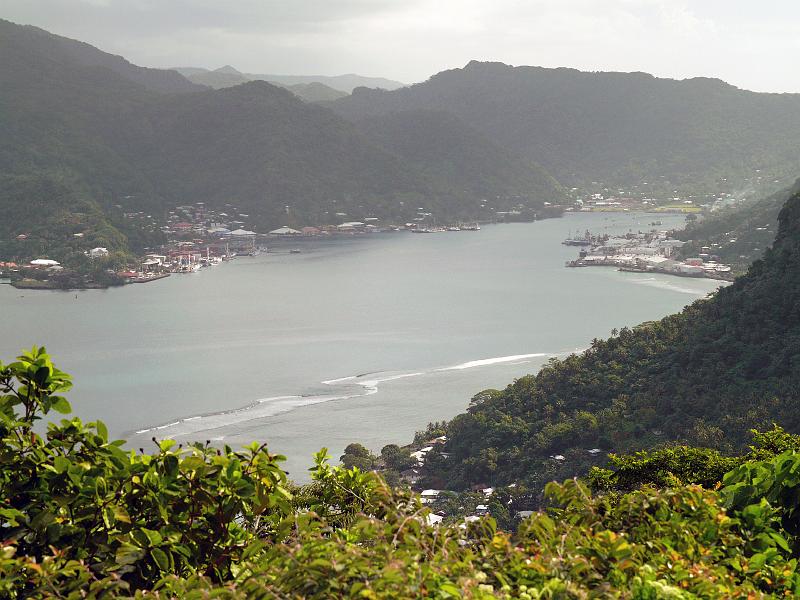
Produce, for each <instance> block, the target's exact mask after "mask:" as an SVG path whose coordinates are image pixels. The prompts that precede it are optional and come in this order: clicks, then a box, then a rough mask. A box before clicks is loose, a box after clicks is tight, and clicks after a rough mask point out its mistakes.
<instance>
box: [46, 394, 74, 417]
mask: <svg viewBox="0 0 800 600" xmlns="http://www.w3.org/2000/svg"><path fill="white" fill-rule="evenodd" d="M51 400H52V401H53V403H52V404H51V405H50V407H51V408H52V409H53V410H54V411H56V412H59V413H61V414H62V415H66V414H68V413H70V412H72V407H71V406H70V404H69V402H67V399H66V398H62V397H61V396H53V397H52V398H51Z"/></svg>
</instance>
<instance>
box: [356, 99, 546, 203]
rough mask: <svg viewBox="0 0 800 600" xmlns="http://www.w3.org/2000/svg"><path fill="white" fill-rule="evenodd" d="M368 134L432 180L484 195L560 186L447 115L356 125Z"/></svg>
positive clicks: (416, 114)
mask: <svg viewBox="0 0 800 600" xmlns="http://www.w3.org/2000/svg"><path fill="white" fill-rule="evenodd" d="M358 127H359V129H360V130H361V131H362V132H364V134H365V135H366V136H367V137H369V138H370V139H372V140H375V141H376V142H377V143H379V144H381V145H382V146H383V147H385V148H388V149H390V150H392V151H393V152H396V153H397V154H399V155H400V156H402V157H403V158H404V159H405V160H407V161H409V162H411V163H413V164H414V165H415V166H416V167H417V168H418V169H419V170H420V171H421V172H423V173H426V174H427V175H428V176H431V177H441V178H444V179H446V181H447V183H448V185H449V186H450V187H452V188H455V189H457V188H458V187H459V186H461V187H465V188H467V189H471V190H475V191H477V192H478V193H479V194H483V195H486V196H489V195H492V196H493V195H494V194H495V190H498V189H504V190H506V192H507V193H509V194H513V195H518V196H524V197H528V198H529V199H530V198H536V197H540V198H544V197H548V196H553V190H554V189H557V188H558V187H559V184H558V182H556V181H555V179H553V178H552V177H550V176H549V175H548V174H547V173H546V172H545V170H544V169H542V168H541V167H539V166H538V165H536V164H535V163H533V162H532V161H526V160H523V159H521V158H519V157H517V156H516V155H514V154H513V153H511V152H509V151H508V150H505V149H504V148H501V147H499V146H497V145H496V144H494V143H493V142H491V141H489V140H488V139H487V138H486V136H484V135H483V134H481V133H479V132H477V131H476V130H474V129H472V128H471V127H469V126H467V125H466V124H464V123H463V122H461V121H460V120H459V119H458V118H456V117H453V116H452V115H450V114H448V113H445V112H436V111H422V110H420V111H406V112H396V113H389V114H387V115H383V116H377V117H370V118H367V119H364V120H362V121H359V122H358Z"/></svg>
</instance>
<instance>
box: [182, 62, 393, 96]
mask: <svg viewBox="0 0 800 600" xmlns="http://www.w3.org/2000/svg"><path fill="white" fill-rule="evenodd" d="M173 70H175V71H177V72H178V73H180V74H181V75H183V76H185V77H186V78H187V79H189V80H191V81H194V82H195V83H199V84H203V85H209V86H211V87H214V88H220V87H228V86H231V85H238V84H240V83H244V82H246V81H268V82H270V83H272V84H275V85H280V86H281V87H288V88H290V89H291V88H292V86H298V85H299V86H305V85H310V84H320V85H324V86H326V87H329V88H331V89H334V90H337V91H339V92H343V93H344V95H348V94H350V93H351V92H352V91H353V89H355V88H357V87H366V88H375V89H384V90H396V89H398V88H401V87H404V86H405V85H406V84H405V83H401V82H399V81H393V80H391V79H386V78H385V77H365V76H363V75H357V74H355V73H349V74H347V75H270V74H258V73H243V72H241V71H239V70H237V69H236V68H234V67H232V66H230V65H225V66H224V67H220V68H218V69H204V68H200V67H175V68H174V69H173ZM299 89H302V88H299Z"/></svg>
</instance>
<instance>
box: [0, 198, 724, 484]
mask: <svg viewBox="0 0 800 600" xmlns="http://www.w3.org/2000/svg"><path fill="white" fill-rule="evenodd" d="M658 218H659V219H660V220H662V221H663V228H667V227H674V226H679V225H680V224H682V222H683V219H682V218H681V217H677V216H676V217H664V216H659V217H658ZM652 220H653V215H631V214H627V215H626V214H574V215H568V216H566V217H565V218H563V219H550V220H546V221H541V222H538V223H529V224H514V225H495V226H486V227H484V228H483V229H482V230H481V231H479V232H467V231H464V232H447V233H438V234H429V235H411V234H408V233H386V234H376V235H373V236H368V237H362V238H357V239H347V240H327V241H326V240H321V241H308V242H297V243H295V244H294V245H295V246H297V247H300V248H301V249H302V253H301V254H288V253H275V254H272V253H270V254H262V255H260V256H257V257H252V258H241V259H237V260H235V261H233V262H231V263H227V264H224V265H221V266H219V267H213V268H208V269H204V270H202V271H201V272H199V273H196V274H192V275H174V276H172V277H169V278H167V279H164V280H161V281H157V282H154V283H149V284H145V285H133V286H126V287H124V288H119V289H112V290H103V291H96V290H92V291H83V292H77V293H76V292H34V291H28V290H16V289H14V288H12V287H10V286H5V285H3V286H0V308H1V309H2V310H1V312H0V325H2V332H3V333H2V337H0V358H2V359H3V360H5V361H9V360H11V358H12V357H14V356H16V354H18V352H19V351H20V350H21V349H22V348H24V347H30V346H31V345H32V344H44V345H46V346H47V348H48V350H49V351H50V353H51V354H52V355H53V356H54V359H55V361H56V364H57V365H59V366H60V367H61V368H62V369H64V370H66V371H67V372H69V373H71V374H72V375H73V376H74V379H75V387H74V390H73V391H72V392H71V393H70V395H69V399H70V400H71V402H72V406H73V408H74V410H75V412H76V413H78V415H79V416H81V417H83V418H84V419H86V420H93V419H96V418H99V419H102V420H103V421H105V422H106V423H107V425H108V426H109V429H110V430H111V432H112V434H114V435H116V436H125V437H127V438H128V439H129V440H131V445H132V446H133V447H139V446H143V447H145V448H150V447H152V442H150V441H149V440H150V438H151V437H152V436H154V435H155V436H157V437H170V438H174V439H178V440H180V441H186V440H193V439H196V440H207V439H208V440H214V441H215V442H221V441H224V442H226V443H229V444H231V445H234V446H237V445H241V444H245V443H249V442H251V441H254V440H259V441H267V442H269V444H270V448H271V449H272V450H273V451H277V452H281V453H283V454H286V455H287V456H288V459H289V460H288V463H287V468H288V470H289V471H290V473H291V477H292V478H294V479H296V480H298V481H301V480H304V479H305V470H306V468H307V467H308V466H309V465H310V463H311V454H312V453H313V452H314V451H316V450H318V449H319V448H320V447H322V446H327V447H328V448H330V450H331V453H332V454H334V456H336V457H338V456H339V454H340V453H341V451H342V449H343V448H344V446H345V445H347V444H348V443H349V442H351V441H361V442H363V443H365V444H366V445H367V446H369V447H371V448H372V449H374V450H379V449H380V447H381V446H382V445H384V444H387V443H390V442H396V443H407V442H409V441H411V439H412V437H413V434H414V432H415V431H416V430H419V429H423V428H424V427H425V425H426V424H427V423H428V422H429V421H435V420H442V419H448V418H451V417H453V416H454V415H456V414H457V413H459V412H463V410H464V409H465V408H466V406H467V404H468V402H469V399H470V398H471V397H472V396H473V395H474V394H475V393H477V392H478V391H480V390H482V389H485V388H488V387H504V386H505V385H507V384H508V383H510V382H512V381H513V380H514V378H516V377H520V376H521V375H524V374H526V373H531V372H535V371H536V370H537V369H538V368H539V367H540V366H541V365H542V364H543V363H544V362H545V361H546V360H548V359H549V358H550V357H552V356H558V355H562V354H564V353H569V352H572V351H575V350H578V349H582V348H585V347H586V346H587V345H588V344H589V343H590V341H591V340H592V338H595V337H604V336H607V335H608V334H609V332H610V331H611V329H612V328H614V327H617V328H619V327H622V326H625V325H635V324H637V323H640V322H642V321H646V320H651V319H656V318H659V317H662V316H664V315H666V314H669V313H672V312H676V311H678V310H680V309H681V308H682V307H683V306H685V305H686V304H688V303H690V302H692V301H693V300H695V299H697V298H701V297H703V296H705V295H706V294H708V293H709V292H711V291H713V290H714V289H715V288H716V287H717V285H718V283H717V282H714V281H711V280H694V279H685V278H676V277H669V276H666V275H650V274H639V273H620V272H617V271H615V270H613V269H610V268H585V269H568V268H565V267H564V262H565V261H566V260H568V259H571V258H574V257H575V256H576V254H577V250H576V249H575V248H569V247H566V246H562V245H561V243H560V242H561V240H563V239H564V238H565V237H566V236H567V235H568V233H569V232H570V231H572V232H573V233H574V232H582V231H584V230H585V229H587V228H588V229H590V230H592V232H595V233H600V232H603V231H606V232H625V231H628V230H630V229H633V230H639V229H649V227H648V224H649V222H650V221H652ZM76 296H77V298H76Z"/></svg>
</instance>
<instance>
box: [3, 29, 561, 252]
mask: <svg viewBox="0 0 800 600" xmlns="http://www.w3.org/2000/svg"><path fill="white" fill-rule="evenodd" d="M0 28H1V29H2V35H0V52H1V53H2V56H3V61H2V62H0V107H2V109H1V110H0V131H2V135H0V174H3V175H13V176H23V177H32V178H43V179H55V180H57V181H58V185H59V186H64V185H75V186H77V187H76V188H75V190H76V191H77V190H80V194H79V195H80V196H81V197H82V198H84V199H86V200H88V201H90V202H91V203H92V204H93V206H97V207H99V209H100V210H101V212H102V213H103V214H109V213H110V212H113V210H117V208H116V207H117V206H119V207H120V209H121V210H123V211H131V210H132V211H140V210H145V211H152V212H154V213H155V215H156V217H159V216H160V215H163V214H164V211H165V210H166V209H169V208H172V207H174V206H176V205H179V204H185V203H191V202H196V201H205V202H207V203H209V204H210V205H221V204H224V203H236V204H237V205H238V206H239V207H240V208H247V210H248V212H249V213H250V214H251V218H252V223H250V226H258V227H265V228H266V227H271V226H275V227H277V226H279V225H281V224H291V225H302V224H307V223H313V222H317V223H319V222H332V221H335V220H336V217H335V213H336V212H345V213H348V216H350V217H353V218H361V217H364V216H368V215H375V216H379V217H386V218H392V219H408V218H410V217H411V216H412V215H413V214H414V211H416V207H418V206H425V207H426V208H428V209H430V210H435V211H436V212H437V213H438V215H439V216H440V218H442V219H450V218H461V217H469V216H472V217H473V218H474V217H475V216H476V215H475V213H474V208H475V207H476V206H477V203H478V200H479V199H480V197H481V196H482V195H484V194H486V193H487V189H490V190H491V192H492V193H493V195H495V196H499V197H500V198H501V200H499V201H498V203H497V204H496V206H497V208H498V210H499V209H500V208H501V207H502V206H504V205H508V206H511V205H512V204H516V203H517V202H518V199H517V198H511V196H512V194H517V193H519V192H520V184H521V182H528V184H529V186H528V187H527V188H525V189H524V191H525V192H526V193H527V195H528V197H530V198H532V200H531V202H532V206H533V207H534V208H535V207H537V206H538V207H541V206H542V205H543V203H544V202H545V201H551V202H552V201H554V200H555V201H560V200H561V199H563V193H562V191H561V189H560V188H559V187H558V185H557V184H555V183H554V182H553V180H552V178H550V177H549V176H548V175H546V174H544V173H542V172H541V171H540V170H539V169H537V168H536V167H535V166H534V165H531V164H529V163H526V162H523V161H521V160H518V159H514V158H513V157H512V156H511V155H510V154H509V153H505V154H503V158H502V159H501V157H500V156H499V155H498V154H497V151H496V149H495V148H494V146H493V145H492V144H491V143H489V142H488V141H486V140H484V139H482V138H479V137H475V136H474V134H473V133H472V132H471V131H470V132H468V133H466V134H464V136H463V139H464V140H466V141H468V142H469V145H461V146H458V145H450V146H448V147H447V148H446V149H445V148H442V147H441V146H440V147H439V149H440V150H442V151H444V150H446V152H447V154H448V155H451V156H453V157H454V160H456V161H457V162H459V161H460V163H461V164H463V165H465V166H468V167H469V168H470V170H472V169H473V168H475V166H476V165H475V162H474V160H472V159H470V160H464V161H461V160H460V159H459V158H458V157H459V155H461V154H462V153H466V154H467V155H468V156H471V157H475V156H480V154H481V149H480V147H479V146H478V145H479V144H484V145H486V146H487V151H486V155H487V157H488V158H487V161H486V162H485V163H484V164H483V166H484V167H485V168H484V169H483V171H482V172H483V173H484V175H485V176H486V177H487V178H489V179H490V180H491V181H492V182H493V184H492V185H491V186H487V185H486V184H485V182H483V181H477V180H476V179H475V178H472V179H471V180H470V178H469V174H468V173H462V174H461V175H459V174H458V173H456V172H454V171H453V170H452V169H448V170H446V171H443V172H441V173H439V172H437V171H436V169H430V168H428V169H426V170H423V169H422V168H421V167H420V165H419V164H418V163H414V162H413V161H409V160H408V159H407V158H406V157H404V156H403V155H402V154H401V153H398V152H397V151H395V150H394V149H392V148H388V147H385V146H384V145H383V143H382V141H381V140H378V139H372V138H370V137H369V136H368V135H366V134H365V133H364V131H362V130H359V129H358V128H357V127H356V126H354V125H353V124H352V123H350V122H349V121H347V120H345V119H342V118H341V117H339V116H337V115H335V114H334V113H333V112H331V111H330V110H328V109H326V108H322V107H319V106H316V105H312V104H306V103H304V102H302V101H301V100H300V99H298V98H297V97H296V96H295V95H294V94H292V93H290V92H288V91H286V90H284V89H281V88H278V87H276V86H273V85H271V84H269V83H266V82H262V81H256V82H249V83H246V84H243V85H239V86H235V87H233V88H227V89H222V90H212V89H209V88H207V87H200V86H197V85H195V84H192V83H191V82H189V81H187V80H186V79H185V78H183V77H182V76H181V75H180V74H178V73H176V72H174V71H158V70H154V69H142V68H139V67H135V66H134V65H131V64H130V63H127V62H126V61H124V60H123V59H121V58H119V57H113V56H111V55H108V54H105V53H102V52H100V51H99V50H96V49H94V48H92V47H91V46H88V45H86V44H81V43H79V42H73V41H72V40H65V39H64V38H59V37H57V36H51V35H50V34H47V33H46V32H43V31H41V30H38V29H35V28H28V27H20V26H18V25H14V24H12V23H8V22H2V23H0ZM167 92H169V93H167ZM454 126H455V125H451V127H454ZM432 142H433V140H432V139H431V138H424V137H420V138H419V143H420V144H429V143H432ZM418 150H419V152H421V153H426V154H427V155H429V156H433V155H434V154H435V150H432V149H429V148H426V147H420V148H419V149H418ZM506 158H507V159H508V161H509V164H505V162H503V161H504V160H505V159H506ZM441 164H442V166H443V168H444V164H445V163H444V160H442V161H441ZM495 169H496V170H497V172H495V171H494V170H495ZM12 182H14V183H12ZM16 182H17V180H14V179H4V180H2V181H0V183H2V184H4V185H6V184H7V185H10V186H12V187H11V188H9V189H6V190H4V189H0V197H4V196H5V197H6V198H11V197H13V196H14V193H15V192H14V187H15V186H16V185H17V183H16ZM34 189H39V190H45V189H48V187H47V185H38V184H37V185H34ZM87 194H88V197H87V196H86V195H87ZM64 197H67V198H69V197H73V195H70V194H66V196H64ZM37 200H45V199H37ZM3 202H4V207H5V208H6V209H7V210H9V211H10V212H7V213H5V216H6V218H8V219H9V220H10V222H12V223H16V224H17V225H18V226H19V227H26V228H27V227H29V225H28V224H26V223H25V222H23V221H21V220H19V219H17V215H16V214H15V206H9V201H8V200H4V201H3ZM471 211H472V212H471ZM136 238H137V236H133V237H132V238H131V237H130V236H129V237H128V239H136ZM30 246H31V247H34V245H33V244H31V245H30ZM48 247H50V248H52V244H50V245H49V246H48Z"/></svg>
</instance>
